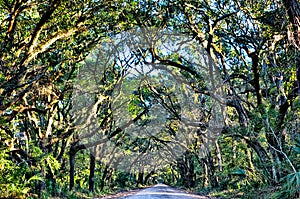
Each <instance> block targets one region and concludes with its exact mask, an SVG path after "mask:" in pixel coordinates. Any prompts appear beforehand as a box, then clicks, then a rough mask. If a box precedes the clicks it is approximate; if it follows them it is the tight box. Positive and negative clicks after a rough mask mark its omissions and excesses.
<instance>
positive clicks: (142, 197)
mask: <svg viewBox="0 0 300 199" xmlns="http://www.w3.org/2000/svg"><path fill="white" fill-rule="evenodd" d="M106 198H114V199H158V198H162V199H213V197H209V196H199V195H194V194H189V193H186V192H184V191H182V190H178V189H174V188H172V187H170V186H168V185H165V184H158V185H155V186H153V187H151V188H147V189H143V190H141V191H139V192H137V193H134V194H129V195H126V196H120V197H118V196H115V197H105V198H103V199H106Z"/></svg>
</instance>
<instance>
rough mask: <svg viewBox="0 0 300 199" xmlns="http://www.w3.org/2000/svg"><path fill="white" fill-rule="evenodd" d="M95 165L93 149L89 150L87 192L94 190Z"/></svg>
mask: <svg viewBox="0 0 300 199" xmlns="http://www.w3.org/2000/svg"><path fill="white" fill-rule="evenodd" d="M95 165H96V158H95V147H94V148H93V149H91V152H90V175H89V191H91V192H94V190H95V188H94V186H95V179H94V178H95Z"/></svg>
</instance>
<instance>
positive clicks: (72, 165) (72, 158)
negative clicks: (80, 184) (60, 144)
mask: <svg viewBox="0 0 300 199" xmlns="http://www.w3.org/2000/svg"><path fill="white" fill-rule="evenodd" d="M69 158H70V159H69V160H70V190H73V189H74V174H75V153H73V152H70V157H69Z"/></svg>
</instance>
